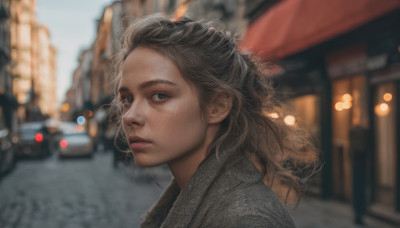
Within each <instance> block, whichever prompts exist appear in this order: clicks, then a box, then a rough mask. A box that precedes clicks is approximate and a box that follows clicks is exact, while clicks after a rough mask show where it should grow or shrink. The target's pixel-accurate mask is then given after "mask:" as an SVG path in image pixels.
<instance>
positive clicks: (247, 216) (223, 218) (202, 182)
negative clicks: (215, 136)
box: [141, 155, 295, 228]
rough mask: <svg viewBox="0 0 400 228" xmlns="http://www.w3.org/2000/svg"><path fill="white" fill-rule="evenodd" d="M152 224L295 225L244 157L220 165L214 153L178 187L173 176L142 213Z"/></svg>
mask: <svg viewBox="0 0 400 228" xmlns="http://www.w3.org/2000/svg"><path fill="white" fill-rule="evenodd" d="M141 227H143V228H153V227H157V228H158V227H164V228H166V227H179V228H180V227H207V228H210V227H224V228H225V227H278V228H279V227H282V228H291V227H295V225H294V223H293V220H292V219H291V217H290V215H289V214H288V212H287V210H286V209H285V207H284V206H283V204H282V203H281V201H280V200H279V199H278V197H277V196H276V195H275V194H274V193H273V192H272V191H271V190H270V188H269V187H267V186H266V185H265V184H264V183H263V182H262V175H261V174H260V173H259V172H258V170H257V169H256V168H255V167H254V165H253V164H252V162H250V160H248V159H247V158H244V159H242V160H240V161H239V162H237V163H235V165H233V166H232V167H230V168H228V169H221V168H220V163H219V161H218V160H217V159H216V156H215V155H210V156H209V157H208V158H206V159H205V160H204V161H203V162H202V163H201V164H200V166H199V168H198V169H197V170H196V172H195V174H194V175H193V177H192V178H191V179H190V180H189V182H188V183H187V184H186V185H185V187H184V188H183V190H182V191H180V189H179V187H178V185H177V183H176V182H175V180H173V181H172V182H171V183H170V184H169V186H168V188H167V189H166V191H165V192H164V193H163V195H162V196H161V198H160V199H159V201H158V202H157V203H156V204H155V205H154V206H153V207H152V208H151V209H150V211H149V212H148V213H147V214H146V215H145V217H144V220H143V222H142V224H141Z"/></svg>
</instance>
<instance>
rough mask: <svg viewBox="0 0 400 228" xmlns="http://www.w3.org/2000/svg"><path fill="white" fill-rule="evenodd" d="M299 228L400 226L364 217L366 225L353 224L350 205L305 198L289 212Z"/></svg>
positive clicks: (392, 227)
mask: <svg viewBox="0 0 400 228" xmlns="http://www.w3.org/2000/svg"><path fill="white" fill-rule="evenodd" d="M289 211H290V214H291V215H292V217H293V219H294V220H295V223H296V226H297V227H298V228H396V227H398V226H396V225H393V224H390V223H387V222H385V221H382V220H379V219H376V218H374V217H371V216H368V215H367V216H365V217H364V225H363V226H359V225H355V224H354V223H353V211H352V208H351V205H350V204H345V203H342V202H338V201H333V200H326V201H323V200H320V199H317V198H314V197H311V196H303V197H302V198H301V201H300V203H299V205H298V206H297V207H296V208H295V209H293V210H289Z"/></svg>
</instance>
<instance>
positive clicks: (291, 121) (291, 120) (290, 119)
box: [283, 115, 296, 126]
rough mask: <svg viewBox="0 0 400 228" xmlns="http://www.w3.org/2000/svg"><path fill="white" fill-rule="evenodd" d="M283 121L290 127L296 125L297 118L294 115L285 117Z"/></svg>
mask: <svg viewBox="0 0 400 228" xmlns="http://www.w3.org/2000/svg"><path fill="white" fill-rule="evenodd" d="M283 121H285V123H286V125H290V126H292V125H295V124H296V118H295V117H294V116H292V115H287V116H285V118H284V119H283Z"/></svg>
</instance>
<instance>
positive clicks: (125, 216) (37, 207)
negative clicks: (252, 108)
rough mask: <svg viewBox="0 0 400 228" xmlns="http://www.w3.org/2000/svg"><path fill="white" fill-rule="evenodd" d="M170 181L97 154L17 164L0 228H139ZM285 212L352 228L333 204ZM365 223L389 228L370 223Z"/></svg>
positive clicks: (2, 195) (320, 224) (309, 202)
mask: <svg viewBox="0 0 400 228" xmlns="http://www.w3.org/2000/svg"><path fill="white" fill-rule="evenodd" d="M170 178H171V176H170V174H169V172H168V170H167V169H164V168H160V167H158V168H153V169H143V168H138V167H135V169H134V172H133V173H132V166H130V165H128V166H124V165H123V164H119V166H118V168H116V169H114V168H113V165H112V153H109V152H103V151H100V152H96V153H95V155H94V156H93V158H83V159H76V158H75V159H61V160H60V159H59V158H58V156H57V155H53V156H51V157H49V158H47V159H44V160H37V159H35V160H23V161H20V162H19V163H18V168H17V169H16V170H14V172H12V173H11V174H10V175H8V176H6V177H5V178H4V179H3V180H2V182H1V184H0V202H1V203H0V227H2V228H19V227H21V228H22V227H23V228H25V227H31V228H54V227H59V228H69V227H71V228H72V227H73V228H80V227H97V228H108V227H114V228H125V227H139V224H140V216H141V215H142V214H143V213H144V212H145V211H146V210H147V209H149V208H150V206H151V205H152V204H153V203H154V202H155V201H156V200H157V198H158V197H159V195H160V194H161V193H162V192H163V189H164V188H165V187H166V185H167V183H168V182H169V180H170ZM154 180H156V181H157V183H155V181H154ZM290 212H291V214H292V216H293V218H294V219H295V222H296V224H297V226H298V227H299V228H325V227H326V228H330V227H332V228H333V227H335V228H340V227H343V228H345V227H349V228H352V227H357V226H355V225H353V224H352V221H353V219H352V211H351V208H350V206H349V205H347V204H342V203H338V202H336V201H321V200H318V199H316V198H312V197H308V196H305V197H303V198H302V200H301V202H300V204H299V205H298V207H297V208H296V209H294V210H291V211H290ZM365 223H366V224H365V226H364V227H368V228H394V227H395V226H391V225H389V224H387V223H385V222H382V221H380V220H377V219H374V218H372V217H367V218H366V219H365ZM358 227H360V226H358Z"/></svg>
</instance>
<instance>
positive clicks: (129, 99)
mask: <svg viewBox="0 0 400 228" xmlns="http://www.w3.org/2000/svg"><path fill="white" fill-rule="evenodd" d="M120 102H121V103H122V104H123V105H129V104H132V102H133V97H123V98H121V99H120Z"/></svg>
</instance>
